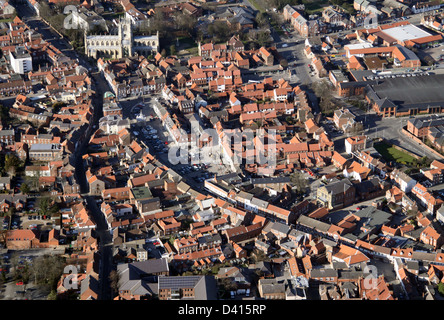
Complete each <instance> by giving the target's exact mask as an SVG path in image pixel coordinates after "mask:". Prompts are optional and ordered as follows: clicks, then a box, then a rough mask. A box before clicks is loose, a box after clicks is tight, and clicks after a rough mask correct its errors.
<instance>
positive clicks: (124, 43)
mask: <svg viewBox="0 0 444 320" xmlns="http://www.w3.org/2000/svg"><path fill="white" fill-rule="evenodd" d="M118 29H119V39H120V43H121V48H122V54H121V56H122V57H131V56H132V55H133V30H132V27H131V20H129V19H126V18H124V19H120V21H119V28H118Z"/></svg>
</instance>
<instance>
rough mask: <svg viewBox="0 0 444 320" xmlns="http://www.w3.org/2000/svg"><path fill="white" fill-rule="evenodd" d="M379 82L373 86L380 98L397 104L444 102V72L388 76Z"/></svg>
mask: <svg viewBox="0 0 444 320" xmlns="http://www.w3.org/2000/svg"><path fill="white" fill-rule="evenodd" d="M377 83H378V84H373V85H371V87H372V88H373V90H374V91H375V92H376V94H377V95H378V96H379V98H380V99H384V98H388V99H389V100H391V101H392V102H393V103H395V104H396V105H411V104H427V103H436V102H444V90H443V89H442V88H444V74H436V75H428V76H427V75H426V76H416V77H405V78H403V77H399V78H387V79H382V80H378V81H377Z"/></svg>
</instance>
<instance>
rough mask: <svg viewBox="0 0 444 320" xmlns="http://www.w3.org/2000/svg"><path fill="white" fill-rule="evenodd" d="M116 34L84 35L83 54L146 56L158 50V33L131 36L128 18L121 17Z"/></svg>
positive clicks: (91, 55) (131, 31) (97, 55)
mask: <svg viewBox="0 0 444 320" xmlns="http://www.w3.org/2000/svg"><path fill="white" fill-rule="evenodd" d="M117 30H118V32H117V34H111V35H86V34H85V54H86V55H87V56H88V57H94V58H96V59H97V58H99V57H109V58H115V59H119V58H123V57H130V56H133V55H134V54H136V53H137V54H139V55H143V56H148V55H150V54H153V55H154V54H156V53H157V52H158V51H159V33H157V34H156V35H151V36H133V29H132V27H131V21H130V20H129V19H121V20H119V22H118V25H117Z"/></svg>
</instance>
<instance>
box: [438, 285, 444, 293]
mask: <svg viewBox="0 0 444 320" xmlns="http://www.w3.org/2000/svg"><path fill="white" fill-rule="evenodd" d="M438 292H439V294H440V295H442V296H444V283H443V282H440V283H438Z"/></svg>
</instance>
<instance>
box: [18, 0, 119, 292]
mask: <svg viewBox="0 0 444 320" xmlns="http://www.w3.org/2000/svg"><path fill="white" fill-rule="evenodd" d="M19 1H20V0H16V2H19ZM15 7H16V9H17V14H18V16H19V17H20V18H21V19H22V20H23V21H25V22H26V23H28V24H29V26H30V27H31V28H33V29H34V30H36V31H37V32H39V33H41V34H42V36H43V38H44V39H45V40H46V41H48V42H51V43H52V44H53V45H54V46H55V47H56V48H57V49H59V50H60V51H62V52H63V53H64V54H65V55H67V56H68V57H70V58H71V59H78V60H77V61H79V63H80V64H81V65H83V66H85V67H86V68H88V69H89V67H90V66H89V65H88V64H87V62H86V60H85V59H84V58H83V57H81V56H79V54H78V53H77V52H76V51H75V50H73V49H72V47H71V45H70V44H69V42H68V41H67V40H66V39H64V38H62V37H60V35H58V34H57V33H56V32H55V31H54V30H53V29H52V28H51V27H49V26H48V25H47V24H46V23H45V22H44V21H42V20H41V19H40V18H39V17H37V16H36V15H35V12H34V11H33V10H31V9H30V8H29V7H28V6H27V5H25V4H24V3H17V4H15ZM90 76H91V77H92V80H93V81H94V84H95V90H96V94H95V96H94V98H93V107H94V112H93V117H92V119H91V121H90V123H89V127H88V129H87V130H86V132H85V134H84V136H83V137H82V138H81V141H79V145H78V146H77V147H76V150H75V152H74V154H73V155H71V159H70V161H71V163H73V165H74V166H75V173H74V177H75V179H76V181H77V183H78V184H79V185H80V189H81V193H82V197H83V198H84V199H85V201H86V207H87V208H88V210H89V212H90V215H91V219H92V220H93V221H94V222H95V223H96V229H95V231H96V235H97V237H98V241H99V253H100V256H101V263H100V270H99V275H100V278H99V285H100V292H99V300H109V299H112V297H111V291H110V287H109V273H110V272H111V268H112V246H110V244H111V243H112V238H111V235H110V233H109V232H108V225H107V223H106V221H105V218H104V216H103V214H102V212H101V211H100V208H99V207H98V205H97V203H96V201H95V199H94V197H92V196H89V195H88V193H89V190H88V189H89V186H88V182H87V180H86V175H85V171H86V168H85V166H84V163H83V161H82V156H83V155H84V154H85V153H86V150H87V147H88V142H89V140H90V138H91V135H92V133H93V132H94V126H95V125H96V124H97V123H98V121H99V119H100V117H102V115H103V111H102V110H103V94H104V93H105V92H106V91H108V90H110V89H109V86H108V83H107V82H106V80H105V79H104V77H103V76H102V75H101V74H100V73H93V74H91V75H90Z"/></svg>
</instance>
